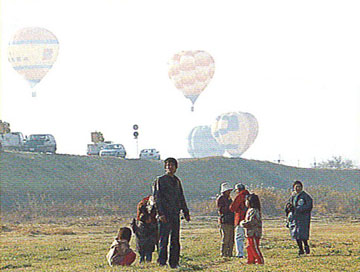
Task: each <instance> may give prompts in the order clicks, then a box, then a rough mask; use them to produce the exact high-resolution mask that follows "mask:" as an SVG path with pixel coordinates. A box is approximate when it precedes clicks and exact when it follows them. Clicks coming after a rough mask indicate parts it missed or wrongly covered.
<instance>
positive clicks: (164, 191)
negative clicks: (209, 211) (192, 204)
mask: <svg viewBox="0 0 360 272" xmlns="http://www.w3.org/2000/svg"><path fill="white" fill-rule="evenodd" d="M154 201H155V207H156V209H157V213H158V214H159V216H162V215H165V217H166V218H168V219H169V218H174V217H179V214H180V211H181V210H182V211H183V213H184V215H185V216H188V215H189V209H188V207H187V205H186V201H185V197H184V192H183V188H182V186H181V181H180V179H179V178H178V177H176V176H173V177H172V176H170V175H163V176H161V177H159V178H158V179H157V180H156V181H155V184H154Z"/></svg>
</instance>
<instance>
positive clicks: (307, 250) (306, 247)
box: [305, 246, 310, 254]
mask: <svg viewBox="0 0 360 272" xmlns="http://www.w3.org/2000/svg"><path fill="white" fill-rule="evenodd" d="M305 253H306V254H310V247H309V246H305Z"/></svg>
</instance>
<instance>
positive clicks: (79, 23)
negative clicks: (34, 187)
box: [1, 0, 360, 167]
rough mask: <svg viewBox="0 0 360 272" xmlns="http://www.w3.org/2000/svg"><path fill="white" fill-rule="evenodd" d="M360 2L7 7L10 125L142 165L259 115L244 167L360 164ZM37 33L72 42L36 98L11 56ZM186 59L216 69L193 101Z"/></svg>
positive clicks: (61, 148)
mask: <svg viewBox="0 0 360 272" xmlns="http://www.w3.org/2000/svg"><path fill="white" fill-rule="evenodd" d="M359 14H360V1H358V0H353V1H346V0H342V1H329V0H323V1H322V0H321V1H320V0H311V1H307V0H305V1H289V0H283V1H278V0H272V1H268V0H266V1H265V0H264V1H240V0H234V1H226V0H221V1H220V0H217V1H214V0H191V1H188V0H179V1H178V0H174V1H171V0H164V1H157V0H155V1H151V0H141V1H136V0H127V1H122V0H92V1H89V0H76V1H75V0H71V1H65V0H52V1H49V0H2V1H1V119H2V120H5V121H7V122H10V123H11V127H12V130H13V131H21V132H23V133H24V134H26V135H29V134H33V133H51V134H53V135H54V136H55V138H56V140H57V143H58V153H70V154H85V153H86V146H87V144H88V143H91V139H90V132H91V131H95V130H97V131H101V132H103V134H104V136H105V139H106V140H112V141H114V142H118V143H122V144H124V146H125V148H126V149H127V152H128V155H129V157H135V156H136V142H135V140H134V139H133V136H132V132H133V131H132V125H133V124H135V123H136V124H138V125H139V133H140V137H139V149H141V148H150V147H154V148H157V149H158V150H160V152H161V155H162V158H165V157H167V156H174V157H177V158H185V157H189V154H188V153H187V136H188V134H189V132H190V130H191V129H192V128H193V127H194V126H197V125H211V124H212V123H213V122H214V120H215V118H216V116H218V115H220V114H222V113H226V112H230V111H243V112H250V113H251V114H253V115H254V116H255V117H256V118H257V120H258V123H259V134H258V136H257V139H256V140H255V142H254V144H253V145H252V146H251V147H250V148H249V149H248V151H246V152H245V153H244V154H243V157H244V158H247V159H256V160H268V161H275V160H277V159H278V158H279V155H280V156H281V159H282V160H284V162H283V163H285V164H289V165H294V166H301V167H308V166H309V165H310V163H313V161H314V159H315V158H316V160H317V161H321V160H325V159H328V158H330V157H332V156H334V155H341V156H343V157H345V158H348V159H352V160H355V161H356V163H357V164H358V165H359V164H360V16H359ZM24 27H43V28H46V29H48V30H50V31H51V32H52V33H54V34H55V35H56V36H57V38H58V40H59V43H60V51H59V55H58V58H57V61H56V63H55V64H54V66H53V68H52V69H51V70H50V72H49V73H48V74H47V75H46V76H45V77H44V78H43V80H42V81H41V82H40V83H39V84H38V85H36V86H35V89H36V92H37V97H35V98H33V97H31V92H32V89H31V88H30V87H29V84H28V83H27V82H26V80H25V79H23V78H22V77H21V76H20V75H19V74H18V73H17V72H16V71H15V70H14V69H13V68H12V66H11V64H10V63H9V62H8V60H7V48H8V43H9V41H10V40H11V38H12V36H13V35H14V34H15V32H16V31H17V30H19V29H21V28H24ZM182 50H204V51H206V52H208V53H210V54H211V55H212V57H213V58H214V60H215V74H214V77H213V79H212V80H211V82H210V84H209V85H208V87H207V88H206V89H205V90H204V91H203V93H202V94H201V95H200V97H199V98H198V100H197V102H196V104H195V111H194V112H191V111H190V106H191V103H190V101H189V100H188V99H186V98H185V97H184V96H183V95H182V93H181V92H180V91H178V90H177V89H176V88H175V86H174V84H173V82H172V81H171V80H170V79H169V77H168V61H169V59H170V58H171V57H172V56H173V54H175V53H178V52H179V51H182Z"/></svg>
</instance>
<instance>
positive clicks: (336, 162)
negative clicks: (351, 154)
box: [314, 156, 356, 169]
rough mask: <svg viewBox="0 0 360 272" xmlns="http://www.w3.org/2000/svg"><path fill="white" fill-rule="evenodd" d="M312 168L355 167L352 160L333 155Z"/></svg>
mask: <svg viewBox="0 0 360 272" xmlns="http://www.w3.org/2000/svg"><path fill="white" fill-rule="evenodd" d="M314 168H320V169H353V168H356V167H355V165H354V162H353V161H352V160H348V159H343V158H342V157H341V156H333V157H332V158H331V159H328V160H327V161H322V162H320V163H319V164H318V165H316V166H314Z"/></svg>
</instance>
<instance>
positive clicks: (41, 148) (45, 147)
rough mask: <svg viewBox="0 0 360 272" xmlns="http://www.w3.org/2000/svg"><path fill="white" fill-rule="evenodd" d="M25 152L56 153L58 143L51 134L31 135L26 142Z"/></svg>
mask: <svg viewBox="0 0 360 272" xmlns="http://www.w3.org/2000/svg"><path fill="white" fill-rule="evenodd" d="M23 150H24V151H30V152H44V153H55V152H56V141H55V137H54V136H53V135H51V134H31V135H30V136H29V137H28V138H27V139H26V141H25V144H24V146H23Z"/></svg>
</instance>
